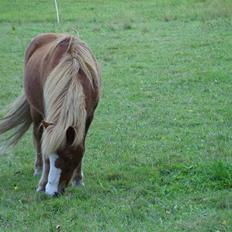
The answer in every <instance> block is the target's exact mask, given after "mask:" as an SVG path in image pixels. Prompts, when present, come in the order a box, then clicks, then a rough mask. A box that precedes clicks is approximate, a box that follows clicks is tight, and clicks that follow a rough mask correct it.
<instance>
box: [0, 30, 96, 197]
mask: <svg viewBox="0 0 232 232" xmlns="http://www.w3.org/2000/svg"><path fill="white" fill-rule="evenodd" d="M99 96H100V70H99V66H98V63H97V61H96V58H95V56H94V55H93V53H92V52H91V50H90V48H89V47H88V46H87V44H86V43H85V42H83V41H81V40H80V39H79V38H78V37H75V36H72V35H69V34H58V33H46V34H40V35H38V36H36V37H34V38H33V39H32V41H31V42H30V44H29V46H28V47H27V49H26V52H25V66H24V94H22V96H20V97H19V98H18V99H16V101H15V102H14V103H13V104H12V106H11V107H10V109H9V111H8V113H7V114H6V116H5V117H4V118H2V119H1V120H0V135H2V134H5V133H6V132H7V133H6V134H7V136H5V137H6V138H4V140H3V141H2V142H1V148H2V151H5V150H6V149H8V148H9V147H12V146H14V145H16V143H17V142H18V141H19V140H20V138H21V137H22V136H23V135H24V133H25V132H26V131H27V130H28V129H29V127H30V126H31V124H32V125H33V140H34V146H35V150H36V160H35V165H34V175H38V174H39V173H40V171H41V170H42V174H41V178H40V181H39V184H38V187H37V191H44V192H45V193H46V194H48V195H50V196H58V195H60V194H62V193H63V192H64V190H65V188H66V187H67V186H68V184H69V183H70V182H72V184H73V185H75V186H80V185H84V182H83V172H82V159H83V155H84V151H85V138H86V135H87V132H88V129H89V127H90V124H91V122H92V120H93V117H94V112H95V109H96V107H97V105H98V102H99Z"/></svg>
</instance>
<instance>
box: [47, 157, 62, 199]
mask: <svg viewBox="0 0 232 232" xmlns="http://www.w3.org/2000/svg"><path fill="white" fill-rule="evenodd" d="M57 159H58V155H57V154H51V155H50V156H49V161H50V170H49V174H48V183H47V184H46V187H45V192H46V193H47V194H48V195H51V196H52V195H54V194H55V193H56V192H58V186H59V181H60V175H61V169H60V168H57V167H56V166H55V163H56V160H57Z"/></svg>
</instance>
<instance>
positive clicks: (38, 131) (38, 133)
mask: <svg viewBox="0 0 232 232" xmlns="http://www.w3.org/2000/svg"><path fill="white" fill-rule="evenodd" d="M42 129H43V128H42V127H41V126H40V125H39V124H35V123H34V125H33V139H34V146H35V150H36V160H35V167H34V176H38V175H39V174H40V172H41V170H42V166H43V161H42V154H41V137H42V133H43V131H42Z"/></svg>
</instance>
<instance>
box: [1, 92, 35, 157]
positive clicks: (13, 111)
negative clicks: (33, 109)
mask: <svg viewBox="0 0 232 232" xmlns="http://www.w3.org/2000/svg"><path fill="white" fill-rule="evenodd" d="M31 123H32V119H31V114H30V106H29V104H28V102H27V99H26V97H25V95H22V96H20V97H18V98H17V99H16V101H15V102H14V103H13V104H12V105H11V107H10V109H9V111H8V113H7V114H6V116H5V117H4V118H2V119H0V136H2V135H3V134H5V133H6V132H9V134H8V135H7V137H6V138H4V139H1V141H0V154H3V153H5V151H6V150H7V149H8V148H10V147H12V146H15V145H16V144H17V142H18V141H19V140H20V138H21V137H22V136H23V135H24V133H25V132H26V131H27V130H28V129H29V127H30V125H31Z"/></svg>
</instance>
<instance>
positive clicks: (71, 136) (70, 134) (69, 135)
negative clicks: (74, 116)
mask: <svg viewBox="0 0 232 232" xmlns="http://www.w3.org/2000/svg"><path fill="white" fill-rule="evenodd" d="M75 137H76V131H75V129H74V128H73V127H72V126H70V127H69V128H68V129H67V131H66V141H67V145H68V146H70V145H72V144H73V142H74V140H75Z"/></svg>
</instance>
